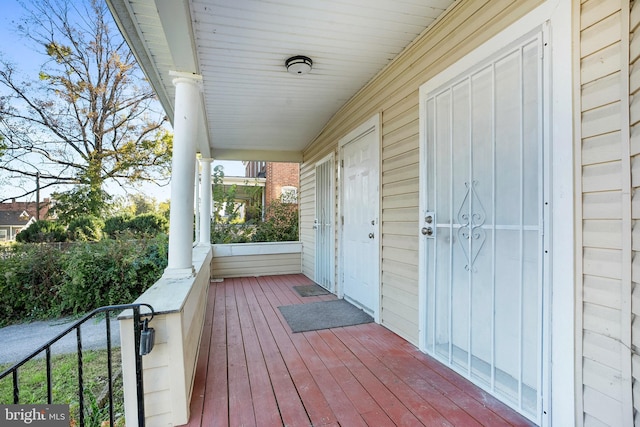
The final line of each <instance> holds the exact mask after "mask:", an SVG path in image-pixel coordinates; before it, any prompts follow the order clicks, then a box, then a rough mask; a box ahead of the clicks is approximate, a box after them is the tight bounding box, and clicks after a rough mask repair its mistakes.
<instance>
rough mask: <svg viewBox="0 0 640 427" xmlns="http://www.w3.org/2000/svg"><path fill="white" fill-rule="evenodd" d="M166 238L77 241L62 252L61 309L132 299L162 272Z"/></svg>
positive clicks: (81, 308)
mask: <svg viewBox="0 0 640 427" xmlns="http://www.w3.org/2000/svg"><path fill="white" fill-rule="evenodd" d="M166 245H167V238H166V236H164V235H161V236H157V237H156V238H154V239H150V240H148V241H147V240H136V241H132V240H124V239H121V240H110V239H108V240H103V241H101V242H99V243H98V244H89V243H85V244H77V245H74V246H72V247H71V248H70V249H69V250H68V251H67V252H66V253H65V256H64V258H65V261H64V264H65V275H64V276H65V277H64V280H63V284H62V287H61V290H60V291H61V297H62V307H63V311H65V312H72V313H74V314H75V313H81V312H86V311H88V310H91V309H94V308H97V307H101V306H104V305H112V304H124V303H128V302H131V301H133V300H134V299H136V298H137V297H138V296H139V295H140V294H142V293H143V292H144V291H145V290H147V289H148V288H149V287H150V286H151V285H152V284H153V283H154V282H155V281H156V280H158V278H159V277H160V276H161V275H162V272H163V270H164V268H165V267H166V265H167V261H166V253H167V249H166Z"/></svg>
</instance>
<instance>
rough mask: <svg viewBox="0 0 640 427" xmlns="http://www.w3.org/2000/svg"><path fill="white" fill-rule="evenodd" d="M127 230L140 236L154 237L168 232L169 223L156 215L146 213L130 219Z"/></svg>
mask: <svg viewBox="0 0 640 427" xmlns="http://www.w3.org/2000/svg"><path fill="white" fill-rule="evenodd" d="M128 227H129V230H131V231H132V232H133V233H134V234H137V235H141V236H155V235H156V234H160V233H167V232H168V231H169V221H167V219H166V218H165V217H164V216H162V215H160V214H157V213H146V214H142V215H138V216H136V217H134V218H133V219H131V220H130V221H129V224H128Z"/></svg>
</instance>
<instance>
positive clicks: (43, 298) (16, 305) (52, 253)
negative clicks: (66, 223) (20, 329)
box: [0, 244, 64, 324]
mask: <svg viewBox="0 0 640 427" xmlns="http://www.w3.org/2000/svg"><path fill="white" fill-rule="evenodd" d="M6 255H7V257H6V258H3V259H0V313H1V317H0V324H6V323H11V322H16V321H21V320H25V319H27V320H29V319H40V318H47V317H54V316H58V315H60V314H62V309H61V302H62V300H61V297H60V295H59V289H60V286H61V284H62V279H63V273H62V272H63V270H64V266H63V263H62V258H61V257H60V250H59V249H58V248H57V247H54V246H51V245H39V244H38V245H36V244H25V245H17V246H15V247H14V248H13V250H12V251H11V253H10V254H6Z"/></svg>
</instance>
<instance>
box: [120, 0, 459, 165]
mask: <svg viewBox="0 0 640 427" xmlns="http://www.w3.org/2000/svg"><path fill="white" fill-rule="evenodd" d="M453 2H454V1H453V0H342V1H341V0H307V1H299V0H271V1H264V0H155V1H154V0H108V3H109V5H110V7H111V9H112V11H113V12H114V16H115V19H116V22H117V23H118V25H119V27H120V29H121V31H122V32H123V33H124V35H125V37H126V39H127V41H128V42H129V45H130V46H131V48H132V49H133V50H134V52H135V53H136V56H137V58H138V61H139V62H140V64H141V66H142V67H143V69H144V71H145V73H146V74H147V76H148V77H149V79H150V81H151V83H152V85H153V86H154V88H155V90H156V91H157V93H158V96H159V98H160V100H161V102H162V104H163V106H164V108H165V110H166V111H167V114H168V115H169V117H173V104H174V88H173V84H172V82H171V76H170V75H169V71H170V70H176V71H182V72H188V73H197V74H201V75H202V76H203V98H202V107H203V109H204V115H203V118H202V122H201V126H200V130H199V131H200V133H201V138H200V140H201V141H200V143H201V147H200V150H201V151H202V152H203V153H205V154H206V155H210V156H212V157H215V158H218V159H233V160H254V159H255V160H290V161H295V160H300V159H301V152H302V150H303V149H304V148H305V147H306V146H307V145H308V144H309V143H311V142H312V141H313V139H314V138H315V137H316V136H317V135H318V134H319V133H320V131H321V130H322V128H323V127H324V126H325V124H326V123H327V122H328V120H329V119H330V118H331V117H332V116H333V115H334V114H335V113H336V112H337V111H338V110H339V109H340V108H341V107H342V106H343V105H344V104H345V103H346V102H347V101H348V100H349V99H350V98H351V97H352V96H353V95H354V94H356V93H357V91H358V90H359V89H361V88H362V87H363V86H364V85H365V84H366V83H367V82H368V81H370V80H371V79H372V78H373V77H374V76H375V75H376V74H377V73H378V72H379V71H380V70H382V69H383V68H384V67H385V66H386V65H387V64H388V63H389V62H390V61H391V60H393V59H394V58H395V57H396V56H397V55H398V54H399V53H400V52H401V51H402V50H403V49H404V48H405V47H406V46H407V45H409V44H410V43H411V41H413V40H414V39H415V38H416V37H417V36H418V35H419V34H420V33H422V32H423V31H424V30H425V29H426V28H427V27H428V26H429V25H430V24H431V23H432V22H433V21H434V20H435V19H436V18H438V17H439V16H440V15H442V14H443V13H444V11H445V10H446V8H448V7H449V6H450V5H451V4H452V3H453ZM294 55H305V56H308V57H309V58H311V59H312V60H313V69H312V70H311V72H310V73H309V74H305V75H292V74H289V73H287V70H286V68H285V65H284V63H285V60H286V59H287V58H289V57H291V56H294Z"/></svg>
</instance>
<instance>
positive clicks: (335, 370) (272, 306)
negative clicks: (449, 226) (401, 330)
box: [188, 275, 532, 427]
mask: <svg viewBox="0 0 640 427" xmlns="http://www.w3.org/2000/svg"><path fill="white" fill-rule="evenodd" d="M311 283H312V282H311V281H310V280H309V279H308V278H306V277H305V276H302V275H286V276H268V277H258V278H255V277H251V278H241V279H226V280H225V281H224V282H221V283H212V284H211V287H210V289H209V301H208V307H209V309H208V311H207V318H206V322H205V325H204V332H203V336H202V341H201V346H200V353H199V359H198V365H197V372H196V379H195V384H194V390H193V397H192V400H191V420H190V422H189V424H188V425H189V426H203V427H209V426H233V427H235V426H282V425H286V426H293V427H298V426H311V425H312V426H346V427H352V426H376V427H380V426H423V425H424V426H465V427H466V426H481V425H484V426H511V425H513V426H516V425H517V426H525V425H526V426H528V425H532V424H531V423H530V422H529V421H528V420H526V419H525V418H523V417H522V416H520V415H519V414H518V413H516V412H514V411H513V410H511V409H510V408H508V407H507V406H505V405H504V404H502V403H500V402H499V401H497V400H496V399H494V398H493V397H491V396H490V395H488V394H487V393H485V392H484V391H482V390H481V389H479V388H478V387H476V386H474V385H473V384H471V383H470V382H468V381H467V380H465V379H463V378H462V377H460V376H459V375H457V374H456V373H454V372H453V371H451V370H449V369H447V368H445V367H444V366H443V365H441V364H440V363H438V362H436V361H434V360H433V359H431V358H430V357H428V356H426V355H424V354H423V353H421V352H420V351H419V350H418V349H416V348H415V347H414V346H413V345H411V344H409V343H408V342H406V341H405V340H403V339H402V338H400V337H398V336H397V335H395V334H394V333H392V332H390V331H389V330H387V329H385V328H384V327H382V326H380V325H377V324H374V323H370V324H365V325H358V326H349V327H344V328H335V329H327V330H322V331H315V332H303V333H295V334H293V333H291V329H290V328H289V326H288V325H287V323H286V321H285V320H284V318H283V317H282V315H281V314H280V311H279V310H278V308H277V307H278V306H282V305H289V304H303V303H309V302H316V301H321V300H327V299H335V296H333V295H328V296H321V297H305V298H302V297H300V296H299V295H298V294H297V293H296V292H295V291H294V290H293V286H296V285H305V284H311Z"/></svg>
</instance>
